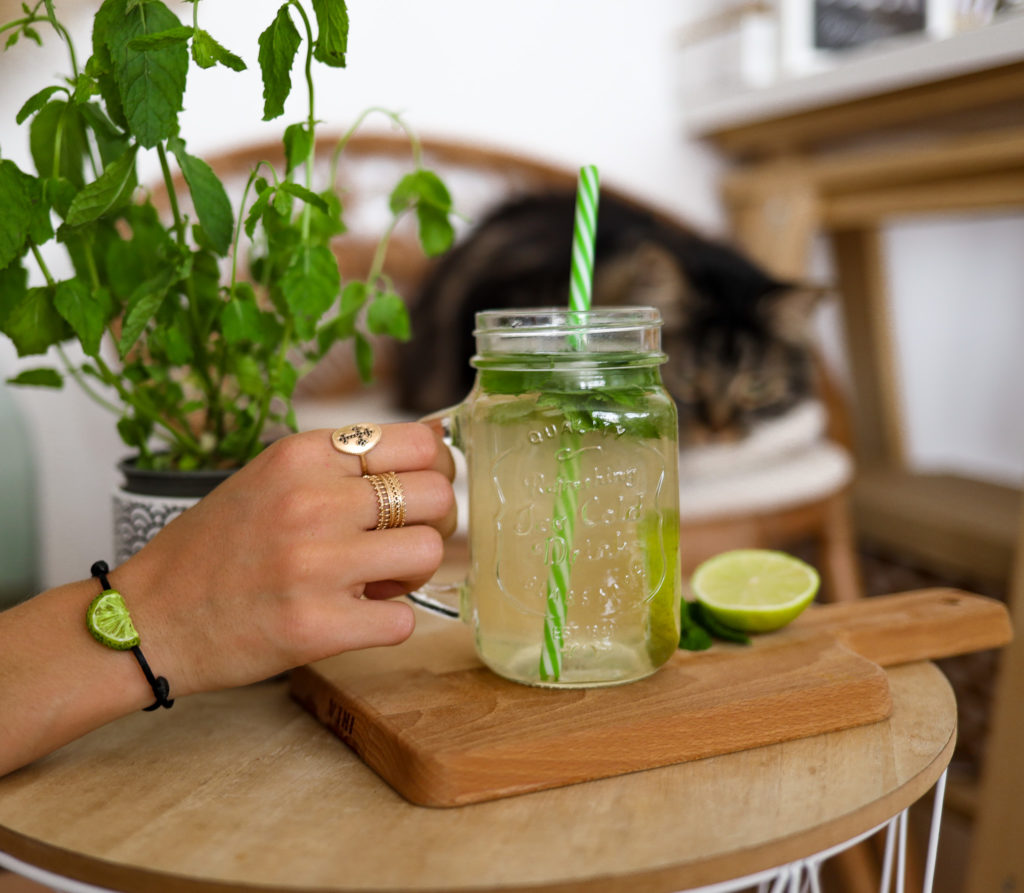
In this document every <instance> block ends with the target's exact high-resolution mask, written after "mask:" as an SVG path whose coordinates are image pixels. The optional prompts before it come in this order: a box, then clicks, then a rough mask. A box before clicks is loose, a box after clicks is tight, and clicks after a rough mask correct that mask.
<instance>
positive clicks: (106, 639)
mask: <svg viewBox="0 0 1024 893" xmlns="http://www.w3.org/2000/svg"><path fill="white" fill-rule="evenodd" d="M85 625H86V626H87V627H88V628H89V632H91V633H92V635H93V638H95V639H96V641H98V642H101V643H102V644H104V645H106V646H107V647H108V648H116V649H117V650H118V651H127V650H128V649H129V648H134V647H135V646H136V645H138V644H139V634H138V633H137V632H136V631H135V626H134V624H132V618H131V617H129V616H128V606H127V605H126V604H125V603H124V599H123V598H122V597H121V593H120V592H117V591H116V590H114V589H105V590H104V591H103V592H101V593H100V594H99V595H97V596H96V598H94V599H93V600H92V602H91V603H90V605H89V610H88V611H86V612H85Z"/></svg>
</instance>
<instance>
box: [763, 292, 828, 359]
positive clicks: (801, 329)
mask: <svg viewBox="0 0 1024 893" xmlns="http://www.w3.org/2000/svg"><path fill="white" fill-rule="evenodd" d="M827 294H829V289H827V288H824V287H821V286H816V285H804V284H795V285H786V286H783V287H781V288H778V289H775V290H773V291H770V292H767V293H766V294H764V295H762V297H761V300H760V303H761V313H762V314H763V315H764V318H765V320H766V322H767V324H768V327H769V328H770V330H771V331H772V332H773V333H774V334H775V335H776V336H777V337H778V338H781V339H782V340H783V341H788V342H789V343H790V344H806V343H807V342H808V341H810V340H812V338H813V333H812V331H811V323H812V321H813V319H814V312H815V310H817V309H818V305H819V304H820V303H821V301H822V299H823V298H824V297H825V296H826V295H827Z"/></svg>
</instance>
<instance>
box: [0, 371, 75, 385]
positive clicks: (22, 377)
mask: <svg viewBox="0 0 1024 893" xmlns="http://www.w3.org/2000/svg"><path fill="white" fill-rule="evenodd" d="M7 383H8V384H16V385H28V386H31V387H36V388H57V389H58V390H59V389H60V388H62V387H64V379H63V378H62V377H61V374H60V373H59V372H58V371H57V370H56V369H26V370H25V371H24V372H19V373H18V374H17V375H15V376H14V377H13V378H8V379H7Z"/></svg>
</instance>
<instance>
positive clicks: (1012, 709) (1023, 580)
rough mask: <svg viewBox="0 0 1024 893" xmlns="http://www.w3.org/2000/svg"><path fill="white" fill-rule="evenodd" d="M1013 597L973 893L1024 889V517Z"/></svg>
mask: <svg viewBox="0 0 1024 893" xmlns="http://www.w3.org/2000/svg"><path fill="white" fill-rule="evenodd" d="M1009 601H1010V616H1011V617H1012V618H1013V619H1014V620H1015V621H1016V623H1015V627H1016V638H1015V639H1014V641H1013V642H1012V643H1011V644H1009V645H1008V646H1006V648H1004V649H1003V652H1002V656H1001V663H1000V670H999V678H998V680H997V683H996V691H995V698H994V700H993V702H992V703H993V708H992V724H991V731H990V733H989V739H988V745H987V753H986V756H985V764H984V768H983V771H982V784H981V794H980V797H979V800H978V815H977V818H976V819H975V825H974V830H973V833H972V837H971V840H972V843H971V861H970V867H969V869H968V876H967V893H1016V891H1020V890H1024V845H1022V841H1024V836H1022V830H1021V826H1022V824H1024V637H1022V636H1021V631H1020V630H1021V622H1022V618H1024V517H1022V519H1021V525H1020V535H1019V537H1018V541H1017V558H1016V567H1015V569H1014V577H1013V581H1012V584H1011V587H1010V598H1009Z"/></svg>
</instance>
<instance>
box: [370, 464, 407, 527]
mask: <svg viewBox="0 0 1024 893" xmlns="http://www.w3.org/2000/svg"><path fill="white" fill-rule="evenodd" d="M363 477H364V478H365V479H366V480H368V481H369V482H370V484H371V485H372V486H373V491H374V493H375V494H376V495H377V526H376V527H375V528H374V530H391V529H393V528H395V527H405V493H404V492H403V490H402V484H401V482H400V481H399V480H398V475H397V474H395V473H394V472H393V471H385V472H384V473H383V474H364V475H363Z"/></svg>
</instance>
